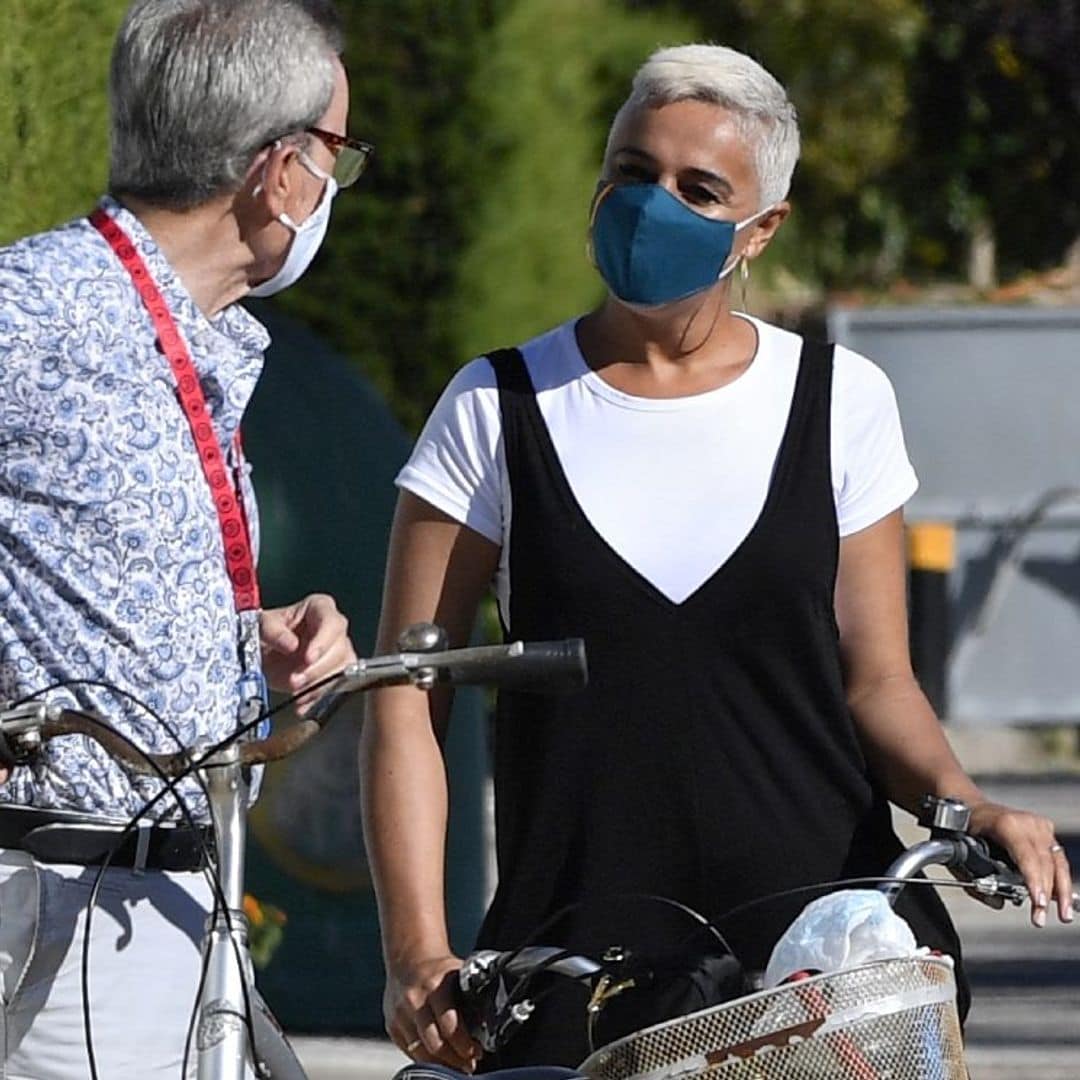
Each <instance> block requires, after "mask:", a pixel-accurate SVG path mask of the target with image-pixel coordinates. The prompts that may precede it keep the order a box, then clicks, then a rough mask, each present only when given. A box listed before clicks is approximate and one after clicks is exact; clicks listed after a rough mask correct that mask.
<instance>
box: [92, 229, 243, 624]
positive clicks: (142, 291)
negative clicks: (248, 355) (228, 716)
mask: <svg viewBox="0 0 1080 1080" xmlns="http://www.w3.org/2000/svg"><path fill="white" fill-rule="evenodd" d="M90 224H91V225H93V226H94V228H95V229H97V231H98V232H99V233H101V235H102V236H103V237H105V240H106V242H107V243H108V245H109V247H111V248H112V249H113V251H114V252H115V253H116V257H117V258H118V259H119V260H120V262H121V264H122V265H123V267H124V269H125V270H126V271H127V272H128V273H129V274H130V275H131V280H132V282H133V283H134V285H135V288H136V290H137V291H138V293H139V296H140V297H142V302H143V303H144V304H145V305H146V310H147V311H148V312H149V313H150V318H151V320H152V321H153V323H154V330H155V331H156V332H157V339H158V344H159V345H160V347H161V351H162V352H163V353H164V354H165V356H166V358H167V359H168V361H169V367H170V368H171V369H172V373H173V377H174V378H175V379H176V390H177V396H178V398H179V399H180V407H181V408H182V409H183V410H184V415H185V416H186V417H187V421H188V424H189V425H190V426H191V435H192V438H194V440H195V448H196V449H197V450H198V451H199V461H200V462H201V463H202V469H203V475H204V476H205V477H206V482H207V484H209V485H210V492H211V494H212V495H213V497H214V506H215V508H216V509H217V516H218V524H219V525H220V526H221V543H222V546H223V548H224V549H225V566H226V569H227V570H228V572H229V580H230V581H231V582H232V587H233V599H234V600H235V602H236V610H237V611H246V610H249V609H252V608H258V607H259V582H258V579H257V578H256V576H255V559H254V556H253V555H252V551H251V534H250V531H249V529H248V523H247V519H246V517H245V516H244V506H243V501H242V500H241V498H240V494H239V491H238V487H239V485H237V486H235V487H234V485H233V484H232V482H231V481H230V479H229V474H228V471H227V470H226V468H225V464H224V462H223V461H222V458H221V447H220V446H219V445H218V441H217V436H216V435H215V434H214V427H213V424H212V423H211V422H210V417H209V415H208V412H207V408H206V398H205V397H204V396H203V392H202V386H201V385H200V384H199V376H198V374H197V372H196V371H195V365H194V364H193V363H192V361H191V353H190V352H189V351H188V347H187V345H186V344H185V342H184V339H183V338H182V337H181V336H180V331H179V330H178V329H177V328H176V323H175V322H174V321H173V317H172V314H171V313H170V312H169V306H168V304H166V303H165V298H164V297H163V296H162V295H161V290H160V289H159V288H158V287H157V285H156V284H155V282H154V279H153V277H151V275H150V271H149V270H148V269H147V267H146V263H145V262H143V259H142V256H141V255H139V253H138V252H137V251H136V250H135V245H134V244H133V243H132V242H131V240H130V239H129V238H128V236H127V234H126V233H125V232H124V230H123V229H122V228H121V227H120V226H119V225H117V223H116V222H115V221H114V220H113V219H112V218H111V217H110V216H109V215H108V214H107V213H106V212H105V211H104V210H102V209H100V208H99V209H97V210H95V211H94V212H93V213H92V214H91V215H90ZM233 445H234V447H235V452H236V454H237V460H238V461H239V460H240V453H241V451H240V432H239V431H237V433H236V439H235V440H234V443H233Z"/></svg>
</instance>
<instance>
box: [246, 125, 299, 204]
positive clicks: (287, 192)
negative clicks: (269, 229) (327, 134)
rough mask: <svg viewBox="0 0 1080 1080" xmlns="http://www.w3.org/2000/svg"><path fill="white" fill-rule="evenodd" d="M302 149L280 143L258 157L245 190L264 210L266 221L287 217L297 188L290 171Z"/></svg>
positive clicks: (292, 173)
mask: <svg viewBox="0 0 1080 1080" xmlns="http://www.w3.org/2000/svg"><path fill="white" fill-rule="evenodd" d="M298 152H299V147H297V146H295V145H293V144H291V143H286V142H282V141H281V140H280V139H278V140H277V141H276V142H275V143H273V144H272V145H270V146H268V147H266V149H265V150H264V151H262V152H260V153H259V154H258V155H256V157H255V160H254V161H253V162H252V163H251V168H250V169H249V170H248V175H247V181H246V186H247V187H248V190H249V191H250V193H251V198H252V199H253V200H254V202H255V203H256V204H258V205H260V206H261V207H262V208H264V210H265V212H266V215H267V217H269V218H273V219H276V218H277V217H278V216H279V215H280V214H283V213H285V210H286V207H287V206H288V204H289V198H290V196H291V195H292V188H293V185H294V184H295V182H296V181H295V174H294V172H293V170H292V169H290V168H289V165H290V163H291V162H292V159H293V158H294V157H295V156H296V154H297V153H298Z"/></svg>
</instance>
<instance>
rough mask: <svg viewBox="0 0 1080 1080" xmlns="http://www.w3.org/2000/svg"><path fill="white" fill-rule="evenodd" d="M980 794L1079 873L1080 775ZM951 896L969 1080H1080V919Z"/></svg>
mask: <svg viewBox="0 0 1080 1080" xmlns="http://www.w3.org/2000/svg"><path fill="white" fill-rule="evenodd" d="M983 786H984V788H985V789H986V790H987V793H988V794H989V795H990V796H991V797H992V798H995V799H998V800H1000V801H1003V802H1009V803H1012V804H1013V805H1017V806H1025V807H1029V808H1031V809H1038V810H1040V811H1042V812H1045V813H1048V814H1050V815H1051V816H1052V817H1053V818H1054V820H1055V821H1056V822H1057V823H1058V830H1059V835H1060V836H1061V838H1062V840H1063V841H1064V842H1065V843H1066V845H1067V847H1068V849H1069V853H1070V858H1071V860H1072V864H1073V866H1074V867H1077V868H1078V869H1080V776H1075V777H1057V778H1046V779H1041V780H1033V779H1027V780H1007V779H995V780H988V781H984V783H983ZM910 835H911V836H912V838H913V839H914V838H917V834H910ZM1078 877H1080V873H1078ZM945 895H946V901H947V903H948V905H949V907H950V910H951V911H952V912H953V917H954V918H955V920H956V922H957V926H958V927H959V930H960V934H961V937H962V938H963V941H964V945H965V951H966V955H967V962H968V969H969V972H970V975H971V980H972V984H973V989H974V994H975V1004H974V1006H973V1008H972V1012H971V1016H970V1017H969V1021H968V1029H967V1036H968V1059H969V1063H970V1067H971V1076H972V1080H1030V1078H1035V1077H1038V1080H1080V918H1078V919H1077V921H1076V922H1075V923H1074V924H1073V925H1071V926H1061V925H1059V924H1058V923H1057V922H1056V919H1055V920H1054V921H1052V922H1051V923H1049V924H1048V925H1047V927H1046V928H1045V929H1043V930H1036V929H1035V928H1034V927H1032V926H1031V924H1030V922H1029V921H1028V919H1027V916H1026V914H1025V913H1024V912H1022V911H1020V910H1017V909H1013V908H1010V909H1008V910H1005V911H992V910H990V909H988V908H986V907H985V906H984V905H982V904H979V903H977V902H975V901H972V900H970V899H969V898H968V897H967V896H966V895H965V894H963V893H962V892H960V891H959V890H947V891H946V894H945ZM294 1043H295V1045H296V1046H297V1050H298V1052H299V1054H300V1057H301V1059H302V1060H303V1061H304V1064H305V1066H306V1067H307V1069H308V1071H309V1073H310V1080H388V1078H389V1077H390V1076H391V1075H392V1074H393V1073H394V1072H395V1071H396V1070H397V1069H398V1068H399V1067H400V1066H401V1065H402V1064H404V1061H405V1058H404V1057H403V1056H402V1055H401V1054H400V1053H399V1052H398V1051H397V1049H396V1048H395V1047H393V1046H391V1045H389V1044H387V1043H385V1042H380V1041H376V1040H359V1039H341V1040H328V1039H295V1040H294Z"/></svg>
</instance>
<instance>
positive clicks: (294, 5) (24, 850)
mask: <svg viewBox="0 0 1080 1080" xmlns="http://www.w3.org/2000/svg"><path fill="white" fill-rule="evenodd" d="M340 46H341V29H340V25H339V23H338V20H337V16H336V13H335V11H334V10H333V7H332V5H330V4H329V3H322V2H315V0H135V3H134V4H132V6H131V8H130V10H129V11H128V13H127V16H126V18H125V20H124V22H123V25H122V26H121V28H120V31H119V34H118V36H117V39H116V42H115V46H114V51H113V58H112V68H111V77H110V97H111V108H112V131H111V135H112V146H111V167H110V184H109V191H110V194H109V196H108V197H106V198H104V199H103V200H102V202H101V203H100V205H99V207H98V208H97V210H96V211H95V212H94V214H92V215H91V216H90V217H89V218H83V219H81V220H78V221H75V222H73V223H71V224H69V225H66V226H64V227H62V228H58V229H55V230H53V231H51V232H47V233H44V234H41V235H38V236H33V237H29V238H27V239H25V240H22V241H20V242H18V243H16V244H14V245H12V246H11V247H9V248H7V249H4V250H2V251H0V701H3V700H12V701H14V700H19V699H21V698H23V697H25V696H26V695H28V694H31V693H34V692H37V691H42V690H46V689H49V688H58V687H60V688H59V689H54V691H53V693H52V694H51V699H52V700H59V701H66V702H69V703H70V702H74V703H76V704H77V705H79V706H80V707H82V708H86V709H91V710H93V711H95V712H97V713H99V714H101V715H103V716H105V717H108V718H109V719H110V721H111V722H112V723H113V724H114V725H115V726H116V727H117V728H118V729H119V730H120V731H121V732H122V733H123V734H125V735H126V736H127V737H129V738H130V739H132V740H133V741H134V742H135V743H137V744H138V745H139V746H140V747H141V748H142V749H144V750H147V751H154V752H168V751H173V750H175V749H177V744H178V743H179V744H183V745H185V746H190V745H192V744H194V743H198V742H202V743H211V742H214V741H216V740H218V739H221V738H223V737H225V736H227V735H228V734H230V733H231V732H232V731H234V730H235V729H236V726H237V719H238V713H239V708H240V704H241V700H242V698H243V697H245V696H247V695H248V694H249V693H250V691H251V688H252V687H253V686H256V687H257V686H258V684H259V681H260V679H261V677H262V676H261V674H260V671H261V672H262V673H265V677H266V680H267V681H268V682H269V684H270V685H271V686H272V687H274V688H275V689H277V690H280V691H284V692H287V693H296V692H297V691H300V690H302V689H303V688H304V687H305V686H309V685H312V684H314V683H315V682H317V681H318V680H319V679H321V678H323V677H325V676H327V675H328V674H331V673H333V672H335V671H337V670H340V669H341V668H342V667H343V666H344V665H345V664H347V663H349V662H350V661H351V660H353V659H354V653H353V650H352V646H351V645H350V643H349V639H348V636H347V626H346V622H345V619H344V617H343V616H342V615H341V614H340V613H339V612H338V610H337V607H336V605H335V604H334V601H333V600H332V599H331V598H330V597H328V596H322V595H313V596H309V597H307V598H305V599H303V600H301V601H299V602H298V603H295V604H292V605H290V606H288V607H285V608H279V609H275V610H260V606H259V597H258V588H257V582H256V580H255V576H254V562H255V557H254V551H255V550H256V549H257V536H256V535H254V533H255V532H256V529H255V525H256V520H255V517H256V515H255V506H254V502H253V498H252V492H251V489H250V484H249V482H248V479H247V466H246V465H245V463H244V460H243V457H242V451H241V448H240V444H239V440H238V433H239V425H240V420H241V417H242V415H243V412H244V409H245V407H246V405H247V402H248V400H249V398H250V396H251V393H252V390H253V389H254V386H255V383H256V381H257V379H258V376H259V372H260V368H261V364H262V357H263V352H264V350H265V348H266V346H267V344H268V336H267V334H266V332H265V330H264V329H263V327H262V326H261V325H260V324H259V323H258V322H256V321H255V319H253V318H252V317H251V316H250V315H249V314H248V313H247V312H246V311H244V309H243V308H241V307H239V306H238V305H237V304H236V301H238V300H240V299H242V298H243V297H244V296H245V295H248V294H258V295H268V294H269V293H271V292H276V291H277V290H279V289H281V288H284V287H286V286H288V285H289V284H291V283H292V282H294V281H295V280H296V279H297V278H298V277H299V276H300V274H302V273H303V271H304V269H305V268H306V266H307V265H308V263H309V262H310V261H311V259H312V258H313V256H314V254H315V252H316V250H317V248H318V246H319V243H320V241H321V240H322V237H323V235H324V233H325V230H326V226H327V221H328V218H329V213H330V205H331V202H332V200H333V198H334V196H335V194H336V193H337V191H338V189H339V188H340V187H344V186H347V185H348V184H350V183H352V182H353V181H354V180H355V179H356V178H357V176H358V175H359V174H360V172H361V170H362V168H363V165H364V163H365V160H366V156H367V154H368V152H369V151H370V149H371V148H370V147H369V146H367V145H366V144H363V143H359V142H357V141H356V140H352V139H349V138H348V137H347V136H346V135H345V126H346V115H347V112H348V84H347V79H346V75H345V71H344V68H343V67H342V65H341V62H340V60H339V59H338V53H339V51H340ZM186 375H193V377H185V376H186ZM207 420H209V423H207V422H206V421H207ZM260 654H261V662H260ZM61 684H63V685H62V687H61ZM308 704H310V702H309V703H308ZM303 708H304V706H303V704H302V705H301V711H302V710H303ZM151 710H152V711H151ZM0 780H2V781H3V782H2V783H0V977H2V980H3V982H2V999H3V1009H2V1010H0V1011H2V1013H3V1019H4V1028H3V1031H4V1036H5V1042H4V1046H3V1053H4V1057H5V1059H6V1072H3V1075H5V1076H7V1077H33V1078H34V1080H66V1078H69V1077H80V1078H81V1077H85V1076H86V1075H87V1074H88V1065H87V1052H88V1047H87V1040H86V1038H85V1035H84V1030H83V1000H84V994H83V980H82V978H81V972H80V966H81V965H80V953H81V948H82V943H83V935H84V932H85V924H86V918H87V915H86V912H87V907H88V900H89V893H90V889H91V887H92V884H93V881H94V878H95V875H96V869H95V867H93V866H88V865H85V860H84V859H82V858H81V848H82V846H83V845H82V843H81V841H80V837H85V829H83V830H82V831H80V829H79V828H78V826H79V825H85V824H86V823H88V822H89V823H92V824H94V825H96V826H99V827H100V826H102V825H104V826H105V827H107V828H109V829H111V830H113V831H114V832H115V833H116V835H117V836H118V837H119V833H120V830H121V829H122V827H123V825H124V823H125V822H126V821H127V820H128V819H129V818H131V817H133V816H137V815H139V814H140V813H141V812H142V810H143V808H144V806H145V805H146V803H147V802H148V801H149V800H150V799H151V798H152V797H153V796H154V795H155V794H156V793H158V792H159V791H160V784H159V783H158V781H156V780H154V779H149V780H148V779H146V778H139V777H134V776H132V775H130V774H129V773H128V772H126V771H125V769H124V768H123V767H122V766H120V765H119V764H118V763H117V762H115V761H114V760H113V759H111V758H110V757H109V755H108V754H106V753H105V752H104V751H103V750H102V749H101V748H100V747H99V746H97V745H96V744H95V743H92V742H91V741H89V740H85V739H82V738H62V739H57V740H54V741H52V742H50V743H49V744H48V745H47V746H46V748H45V750H44V752H43V753H42V754H41V755H40V756H39V758H38V759H37V760H36V761H34V762H32V763H31V764H29V765H27V766H24V767H18V768H15V769H14V770H12V771H11V773H10V775H8V774H7V773H6V772H5V773H4V774H3V775H2V776H0ZM181 797H182V798H183V801H184V802H185V803H186V804H187V806H188V808H189V810H190V811H191V812H192V813H193V814H194V815H195V816H196V818H201V819H202V820H205V815H206V808H205V803H204V800H203V798H202V795H201V793H200V792H199V790H198V788H197V787H196V786H194V785H193V784H191V783H190V782H187V783H185V785H184V786H183V788H182V789H181ZM152 813H153V816H154V817H155V818H160V819H163V820H162V821H160V822H159V823H158V825H156V826H155V830H154V833H155V834H164V833H165V832H166V830H169V829H175V830H176V832H172V833H169V834H168V835H169V836H170V837H176V836H178V835H179V836H181V838H182V837H183V833H184V831H185V830H187V831H191V830H190V825H189V824H187V820H188V819H187V818H185V816H184V815H183V814H182V813H181V811H180V809H179V807H178V805H177V800H175V799H172V798H166V799H164V800H161V801H159V803H158V804H157V806H156V808H155V809H154V811H153V812H152ZM43 826H52V836H53V840H52V846H53V848H54V849H55V850H54V851H53V856H52V858H51V859H50V860H49V861H47V862H46V861H43V860H40V859H37V858H35V857H34V856H33V855H31V852H32V851H35V850H36V851H38V853H39V854H40V850H39V849H40V843H39V840H40V836H41V833H40V831H38V832H37V833H36V834H35V833H34V830H36V829H37V830H40V827H43ZM57 826H59V830H58V829H57ZM156 839H157V838H156V836H151V838H150V843H149V844H148V845H146V846H145V847H142V846H140V845H127V846H125V847H122V848H121V849H120V850H119V851H118V853H117V856H116V859H115V864H116V865H114V867H113V868H111V869H110V870H109V871H108V872H107V874H106V876H105V881H104V885H103V887H102V889H101V892H100V897H99V899H98V902H97V911H96V912H95V915H94V918H93V919H92V920H91V926H92V936H91V942H90V954H89V955H90V978H89V997H90V1010H91V1019H92V1049H93V1052H94V1055H95V1058H96V1062H97V1070H98V1074H99V1075H101V1076H106V1077H109V1078H110V1080H122V1078H125V1077H138V1078H140V1080H144V1078H146V1077H156V1076H166V1075H167V1076H170V1077H175V1076H176V1075H178V1073H179V1071H180V1063H181V1060H182V1058H183V1055H184V1044H185V1038H186V1035H187V1027H188V1020H189V1017H190V1014H191V1010H192V1005H193V1002H194V999H195V995H196V990H197V985H198V982H199V967H200V963H199V960H200V958H199V950H198V941H199V939H200V936H201V934H202V930H203V925H204V922H205V918H206V912H207V910H208V908H209V907H210V901H211V892H210V887H209V885H208V884H207V882H206V881H205V879H204V876H203V874H202V873H200V872H198V871H199V863H200V857H201V852H200V850H199V846H198V844H197V843H191V844H188V847H189V848H190V850H191V851H192V854H191V855H190V856H188V857H187V863H186V864H185V859H184V858H180V859H179V860H178V859H177V858H175V857H170V859H168V860H165V859H164V858H159V857H158V856H157V855H156V854H155V852H157V851H158V850H159V845H158V843H157V842H156ZM174 846H175V845H174ZM180 846H181V847H183V845H180ZM0 1071H2V1070H0Z"/></svg>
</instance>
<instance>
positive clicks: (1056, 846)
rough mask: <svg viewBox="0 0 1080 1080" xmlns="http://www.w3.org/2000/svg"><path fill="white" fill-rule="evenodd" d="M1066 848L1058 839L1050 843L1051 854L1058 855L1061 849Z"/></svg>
mask: <svg viewBox="0 0 1080 1080" xmlns="http://www.w3.org/2000/svg"><path fill="white" fill-rule="evenodd" d="M1064 850H1065V848H1064V847H1063V846H1062V845H1061V844H1059V843H1057V841H1055V842H1054V843H1052V844H1051V845H1050V854H1051V855H1056V854H1057V853H1058V852H1059V851H1064Z"/></svg>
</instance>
